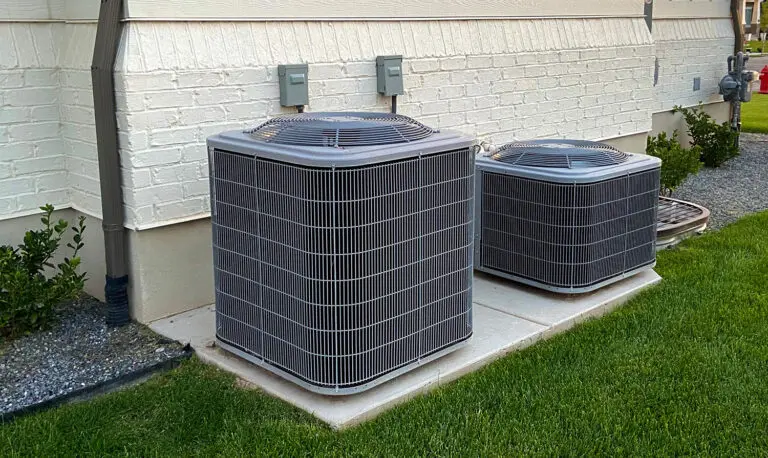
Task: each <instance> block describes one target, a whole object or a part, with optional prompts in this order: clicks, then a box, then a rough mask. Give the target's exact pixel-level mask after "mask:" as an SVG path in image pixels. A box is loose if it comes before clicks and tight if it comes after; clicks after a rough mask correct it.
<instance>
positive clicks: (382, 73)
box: [376, 56, 403, 95]
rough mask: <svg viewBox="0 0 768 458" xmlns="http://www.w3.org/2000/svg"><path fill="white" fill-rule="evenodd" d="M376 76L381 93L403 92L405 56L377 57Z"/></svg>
mask: <svg viewBox="0 0 768 458" xmlns="http://www.w3.org/2000/svg"><path fill="white" fill-rule="evenodd" d="M376 78H377V83H378V91H379V94H382V95H400V94H403V56H378V57H376Z"/></svg>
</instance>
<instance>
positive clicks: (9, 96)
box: [0, 23, 70, 218]
mask: <svg viewBox="0 0 768 458" xmlns="http://www.w3.org/2000/svg"><path fill="white" fill-rule="evenodd" d="M57 27H59V25H58V24H45V23H41V24H35V23H0V107H1V108H0V218H3V217H7V216H9V215H16V214H20V213H22V214H23V213H25V212H29V211H35V210H37V208H38V207H39V206H40V205H42V204H44V203H46V202H50V203H52V204H56V205H59V206H61V205H68V204H69V202H70V199H69V185H68V182H67V169H66V153H65V150H64V148H63V145H62V141H61V137H60V134H59V122H60V113H59V106H60V104H59V100H60V94H59V78H60V74H59V71H58V66H57V48H56V44H55V39H56V32H57V30H56V28H57Z"/></svg>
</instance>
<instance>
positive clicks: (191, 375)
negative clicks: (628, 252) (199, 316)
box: [0, 213, 768, 457]
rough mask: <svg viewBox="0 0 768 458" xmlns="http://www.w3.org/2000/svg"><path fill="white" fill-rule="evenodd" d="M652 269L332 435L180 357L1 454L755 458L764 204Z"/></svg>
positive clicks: (765, 262)
mask: <svg viewBox="0 0 768 458" xmlns="http://www.w3.org/2000/svg"><path fill="white" fill-rule="evenodd" d="M657 270H658V272H659V273H660V274H661V275H662V276H663V277H664V281H663V283H662V284H661V285H659V286H657V287H655V288H653V289H651V290H648V291H646V292H644V293H642V294H641V295H640V296H638V297H637V298H636V299H634V300H633V301H631V302H630V303H629V304H627V305H626V306H624V307H622V308H621V309H619V310H617V311H616V312H614V313H612V314H610V315H609V316H607V317H604V318H602V319H599V320H593V321H589V322H587V323H585V324H583V325H581V326H579V327H577V328H575V329H574V330H572V331H571V332H568V333H566V334H564V335H560V336H557V337H555V338H553V339H551V340H549V341H546V342H542V343H539V344H537V345H535V346H533V347H531V348H529V349H527V350H524V351H522V352H519V353H516V354H512V355H510V356H508V357H506V358H504V359H503V360H501V361H498V362H496V363H494V364H492V365H491V366H489V367H487V368H485V369H483V370H481V371H479V372H477V373H475V374H472V375H469V376H466V377H464V378H462V379H460V380H459V381H457V382H454V383H452V384H449V385H447V386H445V387H443V388H440V389H438V390H437V391H435V392H433V393H431V394H429V395H426V396H423V397H421V398H418V399H416V400H414V401H412V402H410V403H407V404H405V405H403V406H401V407H399V408H396V409H395V410H393V411H390V412H388V413H386V414H384V415H383V416H381V417H379V418H378V419H376V420H374V421H372V422H369V423H366V424H364V425H362V426H360V427H357V428H354V429H351V430H348V431H344V432H341V433H338V432H334V431H332V430H330V429H328V428H327V427H325V426H324V425H323V424H321V423H319V422H317V421H315V420H313V418H312V417H311V416H310V415H308V414H305V413H303V412H300V411H298V410H296V409H294V408H292V407H290V406H289V405H287V404H285V403H283V402H281V401H278V400H276V399H273V398H270V397H268V396H265V395H263V394H261V393H259V392H258V391H249V390H245V389H241V388H238V387H237V386H236V384H235V380H234V379H233V378H232V377H231V376H229V375H227V374H225V373H222V372H220V371H218V370H215V369H213V368H211V367H207V366H204V365H203V364H201V363H199V362H197V361H190V362H188V363H185V364H183V365H182V366H181V367H180V368H179V369H177V370H175V371H172V372H171V373H168V374H165V375H162V376H158V377H155V378H154V379H152V380H150V381H149V382H147V383H145V384H143V385H141V386H138V387H135V388H132V389H129V390H127V391H123V392H120V393H114V394H110V395H107V396H103V397H101V398H98V399H96V400H94V401H91V402H88V403H83V404H76V405H69V406H65V407H62V408H59V409H56V410H52V411H47V412H44V413H41V414H38V415H35V416H29V417H24V418H21V419H18V420H17V421H15V422H13V423H9V424H6V425H4V426H0V456H22V455H24V456H75V455H79V456H83V455H89V456H104V455H132V456H173V457H176V456H189V455H202V456H210V455H220V456H253V455H273V456H274V455H277V456H290V457H294V456H308V455H311V456H320V455H332V456H346V455H365V456H407V457H411V456H498V455H549V456H552V455H595V454H600V455H653V456H657V455H712V456H759V455H763V456H765V455H766V453H768V213H763V214H759V215H754V216H751V217H747V218H745V219H743V220H741V221H739V222H738V223H736V224H734V225H732V226H729V227H727V228H725V229H724V230H722V231H720V232H717V233H711V234H708V235H705V236H702V237H698V238H696V239H693V240H689V241H687V242H686V243H684V244H683V245H682V246H681V247H679V248H677V249H675V250H671V251H667V252H664V253H661V255H660V258H659V265H658V269H657Z"/></svg>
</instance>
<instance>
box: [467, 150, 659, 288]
mask: <svg viewBox="0 0 768 458" xmlns="http://www.w3.org/2000/svg"><path fill="white" fill-rule="evenodd" d="M660 166H661V161H660V160H659V159H657V158H654V157H651V156H645V155H637V154H630V153H623V152H621V151H618V150H616V149H614V148H612V147H610V146H608V145H604V144H600V143H594V142H584V141H573V140H539V141H531V142H525V143H512V144H509V145H505V146H504V147H502V148H500V149H499V150H498V152H496V153H495V154H493V155H491V156H488V157H481V158H478V159H477V173H476V185H477V188H476V190H475V195H476V196H477V205H476V207H477V220H476V231H475V268H477V269H478V270H481V271H483V272H488V273H490V274H494V275H498V276H501V277H504V278H509V279H512V280H515V281H518V282H521V283H525V284H528V285H531V286H535V287H538V288H542V289H546V290H549V291H555V292H561V293H583V292H588V291H593V290H596V289H598V288H600V287H602V286H605V285H608V284H610V283H613V282H615V281H618V280H621V279H623V278H626V277H628V276H630V275H634V274H636V273H638V272H640V271H642V270H645V269H650V268H652V267H653V266H654V265H655V263H656V250H655V244H656V225H657V211H658V202H659V177H660V175H659V173H660Z"/></svg>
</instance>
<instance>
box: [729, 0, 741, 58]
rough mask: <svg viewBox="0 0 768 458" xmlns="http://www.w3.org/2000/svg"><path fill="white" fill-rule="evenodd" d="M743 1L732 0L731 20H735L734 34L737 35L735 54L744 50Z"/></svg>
mask: <svg viewBox="0 0 768 458" xmlns="http://www.w3.org/2000/svg"><path fill="white" fill-rule="evenodd" d="M742 3H744V0H731V21H733V34H734V36H735V37H736V44H735V45H734V47H733V55H736V54H738V53H740V52H744V28H743V27H742V25H741V6H742Z"/></svg>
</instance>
